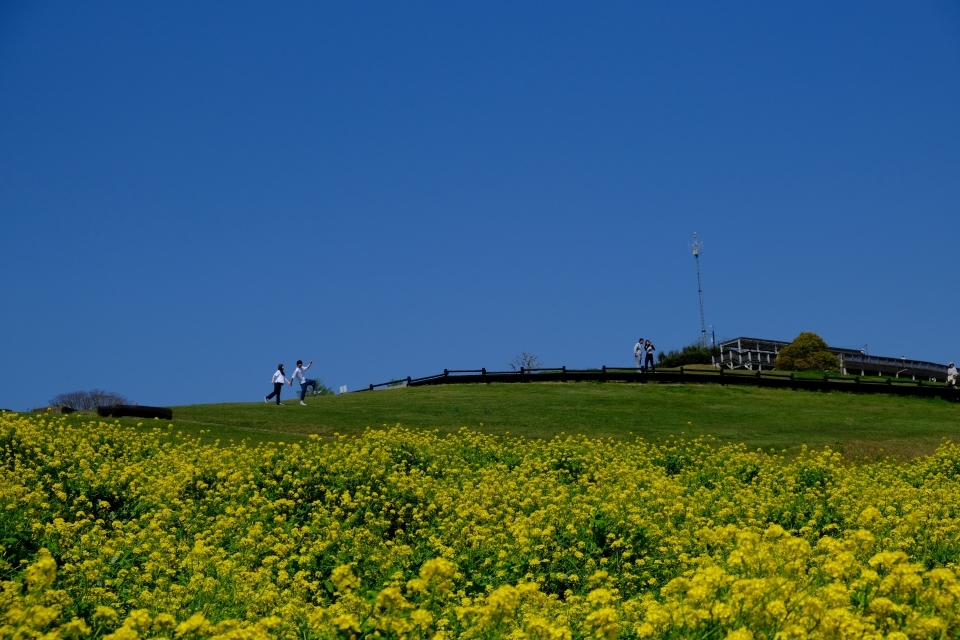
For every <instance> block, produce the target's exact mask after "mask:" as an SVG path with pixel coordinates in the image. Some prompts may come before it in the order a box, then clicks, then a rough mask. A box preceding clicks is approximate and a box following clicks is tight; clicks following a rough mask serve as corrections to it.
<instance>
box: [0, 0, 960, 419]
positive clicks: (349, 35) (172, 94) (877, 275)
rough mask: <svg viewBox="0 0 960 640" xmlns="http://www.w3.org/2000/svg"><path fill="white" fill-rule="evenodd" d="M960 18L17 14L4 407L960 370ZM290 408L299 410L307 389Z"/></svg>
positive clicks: (654, 7) (136, 9) (500, 10)
mask: <svg viewBox="0 0 960 640" xmlns="http://www.w3.org/2000/svg"><path fill="white" fill-rule="evenodd" d="M958 203H960V5H958V4H957V3H956V2H934V3H930V2H914V3H904V2H891V3H882V2H844V3H837V2H796V3H782V2H776V3H770V2H752V3H751V2H738V3H710V2H700V3H679V2H663V3H638V2H624V3H612V2H611V3H599V4H598V3H564V2H542V3H516V2H507V3H492V2H482V3H462V2H454V3H451V2H443V3H433V4H430V3H383V2H370V3H362V2H350V3H346V2H345V3H337V4H329V3H316V2H310V3H302V4H294V3H240V2H223V3H216V4H215V3H196V2H172V1H164V2H133V3H131V2H116V3H97V2H90V3H85V2H84V3H77V2H44V3H37V2H9V1H7V2H2V3H0V219H2V229H3V234H2V238H3V250H2V251H0V270H2V271H0V297H2V305H3V313H2V316H0V317H2V331H0V349H2V356H0V358H2V364H0V407H3V408H10V409H16V410H22V409H27V408H30V407H31V406H36V405H41V404H44V403H46V401H47V400H48V399H49V398H50V397H51V396H52V395H54V394H55V393H58V392H62V391H72V390H77V389H89V388H93V387H102V388H106V389H108V390H114V391H118V392H121V393H123V394H125V395H127V396H128V397H129V398H130V399H131V401H137V402H140V403H141V404H162V405H176V404H183V403H198V402H216V401H245V400H250V401H259V400H260V399H261V398H262V397H263V395H264V394H265V393H267V392H268V391H269V390H270V389H269V384H268V381H269V377H270V375H271V373H273V371H274V369H275V367H276V364H277V363H278V362H284V363H286V364H287V366H288V371H289V370H290V369H292V365H293V363H294V362H295V361H296V360H297V358H302V359H304V360H308V359H313V360H314V363H315V364H314V369H313V373H314V374H316V375H318V376H319V377H321V378H322V379H323V380H324V381H326V382H327V383H328V384H329V385H330V386H333V387H338V386H339V385H341V384H347V385H348V386H349V387H350V388H357V387H359V386H366V385H367V384H369V383H370V382H382V381H385V380H388V379H390V378H392V377H395V376H407V375H412V376H418V375H427V374H430V373H434V372H437V371H440V370H442V369H443V368H444V367H448V368H474V367H476V368H479V367H481V366H485V367H487V368H488V369H502V368H506V365H507V363H508V362H509V361H510V359H511V358H512V357H513V356H514V355H516V354H517V353H518V352H520V351H522V350H526V351H532V352H534V353H536V354H538V355H539V356H540V357H541V359H542V360H543V362H544V363H545V364H547V365H557V366H559V365H567V366H570V367H586V366H600V365H602V364H606V365H611V366H612V365H623V364H627V363H630V362H631V361H632V353H631V348H632V345H633V343H634V341H635V340H636V339H637V338H638V337H640V336H641V335H642V336H643V337H648V338H651V339H652V340H653V341H654V343H655V344H656V346H657V347H658V348H660V349H669V348H675V347H680V346H682V345H684V344H688V343H690V342H692V341H694V340H696V339H697V337H698V335H699V332H700V317H699V310H698V302H697V290H696V272H695V268H694V261H693V257H692V256H691V254H690V251H689V247H688V245H689V243H690V241H691V237H692V234H693V232H694V231H697V232H698V233H699V234H700V236H701V237H702V238H703V240H704V242H705V252H704V255H703V258H702V267H703V285H704V299H705V303H706V315H707V324H708V325H715V327H716V333H717V336H718V337H720V336H724V337H734V336H737V335H749V336H757V337H769V338H778V339H788V340H789V339H792V338H793V337H794V336H796V334H797V333H799V332H800V331H815V332H817V333H819V334H821V335H822V336H823V337H824V338H825V339H826V340H827V341H828V342H829V343H831V344H835V345H842V346H859V345H863V344H869V349H870V352H871V353H876V354H879V355H893V356H901V355H906V356H907V357H911V358H918V359H928V360H934V361H938V362H946V361H948V360H952V359H957V358H960V336H958V326H960V324H958V323H960V297H958V285H957V282H958V277H960V267H958V264H957V262H958V259H957V256H956V255H955V250H954V246H955V244H956V238H957V234H958V231H960V221H958ZM285 393H286V394H287V395H288V396H289V395H290V391H285Z"/></svg>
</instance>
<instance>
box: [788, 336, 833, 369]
mask: <svg viewBox="0 0 960 640" xmlns="http://www.w3.org/2000/svg"><path fill="white" fill-rule="evenodd" d="M776 367H777V369H780V370H782V371H839V370H840V358H838V357H837V356H835V355H833V354H832V353H830V348H829V347H828V346H827V343H826V342H824V341H823V338H821V337H820V336H818V335H817V334H815V333H810V332H806V331H805V332H803V333H801V334H800V335H798V336H797V337H796V338H794V340H793V342H791V343H790V344H788V345H787V346H785V347H784V348H783V349H781V350H780V354H779V355H778V356H777V360H776Z"/></svg>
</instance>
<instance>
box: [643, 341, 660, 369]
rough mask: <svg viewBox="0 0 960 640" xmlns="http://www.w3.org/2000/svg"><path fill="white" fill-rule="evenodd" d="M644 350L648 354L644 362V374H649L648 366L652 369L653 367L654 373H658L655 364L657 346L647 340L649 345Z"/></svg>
mask: <svg viewBox="0 0 960 640" xmlns="http://www.w3.org/2000/svg"><path fill="white" fill-rule="evenodd" d="M644 349H645V350H646V352H647V357H646V358H645V359H644V361H643V372H644V373H646V372H647V365H648V364H649V365H650V366H651V367H653V372H654V373H656V372H657V365H655V364H653V352H654V351H656V350H657V348H656V347H655V346H653V343H652V342H650V341H649V340H647V344H646V346H644Z"/></svg>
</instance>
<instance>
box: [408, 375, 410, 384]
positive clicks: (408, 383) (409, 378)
mask: <svg viewBox="0 0 960 640" xmlns="http://www.w3.org/2000/svg"><path fill="white" fill-rule="evenodd" d="M409 384H410V376H407V385H409Z"/></svg>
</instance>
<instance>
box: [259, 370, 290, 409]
mask: <svg viewBox="0 0 960 640" xmlns="http://www.w3.org/2000/svg"><path fill="white" fill-rule="evenodd" d="M270 382H272V383H273V393H271V394H270V395H268V396H264V398H263V401H264V402H266V403H267V404H270V398H272V397H273V396H277V405H278V406H279V405H281V404H283V403H282V402H280V389H282V388H283V383H284V382H286V383H287V384H289V385H290V386H293V382H291V381H290V380H287V377H286V376H285V375H283V365H282V364H278V365H277V372H276V373H275V374H273V376H272V377H271V378H270Z"/></svg>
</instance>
